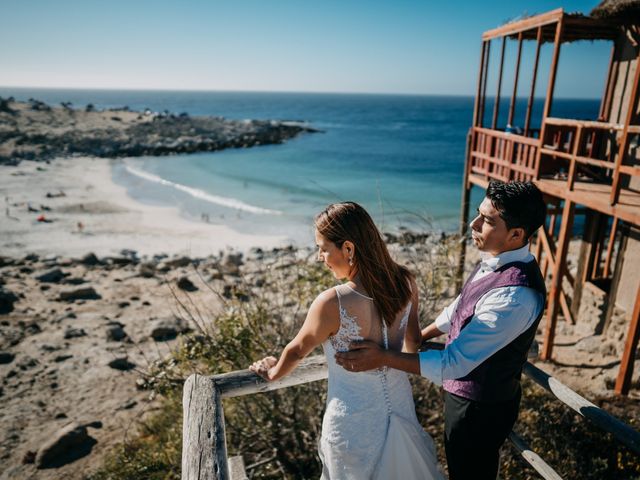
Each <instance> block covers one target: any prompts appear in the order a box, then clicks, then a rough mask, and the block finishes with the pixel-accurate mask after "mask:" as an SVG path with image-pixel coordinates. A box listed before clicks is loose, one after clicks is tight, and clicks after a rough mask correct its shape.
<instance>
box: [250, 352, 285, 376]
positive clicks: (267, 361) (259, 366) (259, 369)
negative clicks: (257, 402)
mask: <svg viewBox="0 0 640 480" xmlns="http://www.w3.org/2000/svg"><path fill="white" fill-rule="evenodd" d="M276 363H278V359H277V358H276V357H264V358H263V359H262V360H258V361H257V362H253V363H252V364H251V366H250V367H249V370H251V371H252V372H254V373H255V374H257V375H260V376H261V377H262V378H264V379H265V380H271V378H270V376H269V370H270V369H272V368H273V367H275V366H276Z"/></svg>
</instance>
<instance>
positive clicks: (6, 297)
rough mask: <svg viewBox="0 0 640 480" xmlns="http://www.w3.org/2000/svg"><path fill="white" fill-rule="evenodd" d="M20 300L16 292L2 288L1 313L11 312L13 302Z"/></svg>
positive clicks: (0, 294) (0, 298)
mask: <svg viewBox="0 0 640 480" xmlns="http://www.w3.org/2000/svg"><path fill="white" fill-rule="evenodd" d="M17 301H18V297H17V296H16V294H15V293H13V292H12V291H10V290H7V289H6V288H0V314H5V313H11V312H12V311H13V304H14V303H16V302H17Z"/></svg>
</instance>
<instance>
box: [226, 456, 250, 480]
mask: <svg viewBox="0 0 640 480" xmlns="http://www.w3.org/2000/svg"><path fill="white" fill-rule="evenodd" d="M229 478H230V480H249V477H247V471H246V469H245V466H244V459H243V458H242V455H236V456H233V457H229Z"/></svg>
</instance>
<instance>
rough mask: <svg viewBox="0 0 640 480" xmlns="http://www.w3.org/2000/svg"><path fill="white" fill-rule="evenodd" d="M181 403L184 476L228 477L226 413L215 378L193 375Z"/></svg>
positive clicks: (188, 479)
mask: <svg viewBox="0 0 640 480" xmlns="http://www.w3.org/2000/svg"><path fill="white" fill-rule="evenodd" d="M182 405H183V425H182V479H183V480H228V479H229V469H228V465H227V445H226V438H225V426H224V413H223V410H222V402H221V397H220V394H219V392H218V390H217V389H216V382H215V380H214V378H213V377H205V376H202V375H190V376H189V378H187V380H186V382H185V384H184V388H183V395H182Z"/></svg>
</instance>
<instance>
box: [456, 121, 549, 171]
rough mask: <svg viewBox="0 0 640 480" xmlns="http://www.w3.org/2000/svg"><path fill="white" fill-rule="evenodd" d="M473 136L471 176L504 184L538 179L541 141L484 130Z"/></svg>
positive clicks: (470, 152)
mask: <svg viewBox="0 0 640 480" xmlns="http://www.w3.org/2000/svg"><path fill="white" fill-rule="evenodd" d="M471 135H472V138H471V149H470V151H469V161H470V162H471V165H470V169H469V172H470V173H471V174H476V175H481V176H484V178H485V179H486V180H491V179H495V180H502V181H504V182H507V181H509V180H518V181H528V180H533V179H534V178H535V174H536V165H535V163H536V157H537V150H538V144H539V140H538V139H536V138H530V137H525V136H523V135H518V134H515V133H505V132H502V131H499V130H491V129H488V128H481V127H475V128H473V129H472V132H471Z"/></svg>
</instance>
